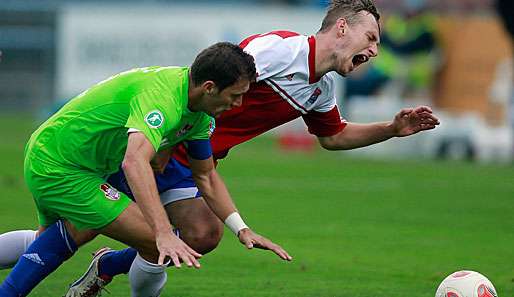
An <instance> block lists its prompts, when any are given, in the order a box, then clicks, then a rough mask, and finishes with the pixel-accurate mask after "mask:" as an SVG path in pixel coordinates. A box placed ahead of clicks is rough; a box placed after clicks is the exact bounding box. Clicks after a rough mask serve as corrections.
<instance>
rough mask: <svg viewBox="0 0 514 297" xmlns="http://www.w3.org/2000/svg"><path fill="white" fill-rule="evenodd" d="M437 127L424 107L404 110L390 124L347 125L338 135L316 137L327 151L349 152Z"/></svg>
mask: <svg viewBox="0 0 514 297" xmlns="http://www.w3.org/2000/svg"><path fill="white" fill-rule="evenodd" d="M437 125H439V120H438V119H437V117H435V116H434V115H433V114H432V110H431V109H430V108H429V107H426V106H419V107H416V108H405V109H402V110H401V111H400V112H398V113H397V114H396V116H395V117H394V119H393V120H392V121H390V122H383V123H371V124H357V123H348V125H347V126H346V127H345V128H344V129H343V130H342V131H341V132H339V133H337V134H335V135H333V136H328V137H318V140H319V142H320V144H321V146H322V147H324V148H325V149H328V150H350V149H355V148H360V147H365V146H368V145H372V144H375V143H379V142H382V141H385V140H388V139H389V138H392V137H404V136H409V135H413V134H416V133H418V132H420V131H425V130H431V129H434V128H435V127H436V126H437Z"/></svg>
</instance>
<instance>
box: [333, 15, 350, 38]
mask: <svg viewBox="0 0 514 297" xmlns="http://www.w3.org/2000/svg"><path fill="white" fill-rule="evenodd" d="M334 26H335V27H336V31H337V36H338V37H342V36H344V35H345V34H346V31H347V30H348V22H347V21H346V19H345V18H338V19H337V21H336V23H335V25H334Z"/></svg>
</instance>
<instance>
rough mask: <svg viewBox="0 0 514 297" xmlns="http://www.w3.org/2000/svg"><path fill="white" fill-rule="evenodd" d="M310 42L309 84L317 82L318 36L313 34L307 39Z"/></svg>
mask: <svg viewBox="0 0 514 297" xmlns="http://www.w3.org/2000/svg"><path fill="white" fill-rule="evenodd" d="M307 41H308V42H309V84H313V83H317V82H318V81H319V78H318V79H316V38H314V36H311V37H309V38H308V39H307Z"/></svg>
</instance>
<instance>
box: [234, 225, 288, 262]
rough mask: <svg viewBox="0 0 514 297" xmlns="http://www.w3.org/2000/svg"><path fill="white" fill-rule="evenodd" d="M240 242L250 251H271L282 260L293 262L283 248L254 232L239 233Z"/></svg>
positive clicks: (243, 231) (244, 230)
mask: <svg viewBox="0 0 514 297" xmlns="http://www.w3.org/2000/svg"><path fill="white" fill-rule="evenodd" d="M238 237H239V241H240V242H241V243H242V244H244V245H245V246H246V248H248V249H252V248H254V247H256V248H258V249H262V250H271V251H273V252H274V253H275V254H277V256H279V257H280V258H281V259H282V260H287V261H291V260H293V257H291V256H290V255H289V254H288V253H287V252H286V251H285V250H284V249H283V248H282V247H281V246H279V245H278V244H274V243H273V242H272V241H271V240H269V239H267V238H265V237H263V236H260V235H259V234H257V233H255V232H253V231H252V230H250V229H248V228H245V229H242V230H241V231H239V235H238Z"/></svg>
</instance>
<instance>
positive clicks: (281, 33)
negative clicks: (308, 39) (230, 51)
mask: <svg viewBox="0 0 514 297" xmlns="http://www.w3.org/2000/svg"><path fill="white" fill-rule="evenodd" d="M269 35H277V36H280V37H282V38H283V39H286V38H289V37H294V36H299V35H300V34H298V33H296V32H291V31H280V30H279V31H271V32H268V33H264V34H256V35H252V36H250V37H248V38H246V39H245V40H243V41H241V43H240V44H239V47H241V48H245V47H246V46H247V45H248V44H249V43H250V42H251V41H252V40H254V39H255V38H258V37H264V36H269Z"/></svg>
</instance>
